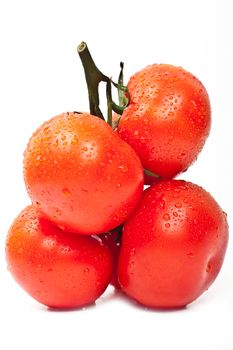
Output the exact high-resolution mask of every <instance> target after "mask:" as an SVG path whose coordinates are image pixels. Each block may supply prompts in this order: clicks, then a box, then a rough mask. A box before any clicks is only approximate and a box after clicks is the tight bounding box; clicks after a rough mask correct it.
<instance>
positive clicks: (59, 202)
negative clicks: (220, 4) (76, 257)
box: [24, 113, 143, 235]
mask: <svg viewBox="0 0 233 350" xmlns="http://www.w3.org/2000/svg"><path fill="white" fill-rule="evenodd" d="M24 177H25V183H26V186H27V190H28V193H29V195H30V197H31V199H32V202H33V203H34V204H36V205H38V207H39V208H40V210H41V211H42V212H43V213H44V215H46V216H47V217H48V218H49V219H50V220H52V221H53V222H54V223H55V224H57V225H59V226H60V227H62V228H64V229H65V230H67V231H70V232H71V231H72V232H77V233H81V234H87V235H89V234H93V233H102V232H106V231H109V230H111V229H113V228H115V227H117V226H119V225H120V224H122V223H123V222H124V221H125V220H126V219H127V218H128V217H129V215H130V214H131V212H132V211H133V210H134V209H135V207H136V205H137V204H138V201H139V199H140V198H141V195H142V191H143V169H142V165H141V162H140V160H139V158H138V156H137V154H136V153H135V151H134V150H133V149H132V148H131V147H130V146H129V145H128V144H127V143H126V142H124V141H122V140H121V139H120V138H119V137H118V135H117V133H116V132H115V131H113V130H112V129H111V127H110V126H109V125H108V124H107V123H106V122H104V121H103V120H101V119H99V118H97V117H94V116H91V115H89V114H77V113H65V114H61V115H59V116H56V117H54V118H52V119H51V120H49V121H47V122H45V123H44V124H43V125H42V126H41V127H40V128H39V129H38V130H37V131H36V132H35V133H34V134H33V136H32V138H31V139H30V141H29V144H28V146H27V149H26V151H25V154H24Z"/></svg>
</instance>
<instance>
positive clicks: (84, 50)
mask: <svg viewBox="0 0 233 350" xmlns="http://www.w3.org/2000/svg"><path fill="white" fill-rule="evenodd" d="M77 51H78V54H79V57H80V59H81V61H82V65H83V68H84V72H85V78H86V83H87V89H88V96H89V105H90V113H91V114H92V115H96V116H97V117H100V118H101V119H103V120H105V119H104V116H103V114H102V112H101V110H100V107H99V84H100V82H104V83H106V96H107V107H108V116H107V121H108V124H109V125H110V126H111V127H113V125H112V111H114V112H116V113H118V114H122V113H123V110H124V109H125V108H126V107H127V106H128V104H129V100H127V98H126V97H125V92H128V90H127V88H126V87H125V86H124V85H123V66H124V64H123V63H122V62H121V72H120V76H119V81H120V84H119V83H118V84H115V83H113V81H112V80H111V79H110V78H108V77H107V76H106V75H104V74H103V73H102V72H101V71H100V70H99V69H98V68H97V66H96V64H95V62H94V60H93V58H92V57H91V54H90V51H89V49H88V47H87V44H86V43H85V42H81V44H80V45H79V46H78V48H77ZM111 84H113V85H114V86H115V87H116V88H117V89H118V96H119V100H120V105H119V106H118V105H117V104H116V103H114V102H113V100H112V86H111ZM120 96H121V97H120Z"/></svg>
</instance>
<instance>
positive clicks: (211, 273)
mask: <svg viewBox="0 0 233 350" xmlns="http://www.w3.org/2000/svg"><path fill="white" fill-rule="evenodd" d="M227 243H228V223H227V219H226V214H225V213H224V212H223V211H222V209H221V208H220V206H219V205H218V204H217V202H216V201H215V199H214V198H213V197H212V196H211V195H210V194H209V193H208V192H206V191H205V190H204V189H203V188H201V187H199V186H197V185H195V184H193V183H190V182H186V181H182V180H170V181H169V180H167V181H166V180H164V181H160V182H159V183H158V184H155V185H152V186H151V187H149V188H148V189H146V190H145V191H144V195H143V198H142V200H141V202H140V204H139V206H138V207H137V209H136V210H135V212H134V213H133V214H132V215H131V217H130V219H129V220H128V221H127V222H126V223H125V225H124V227H123V234H122V244H121V251H120V257H119V265H118V279H119V283H120V285H121V287H122V290H123V291H124V292H125V293H126V294H127V295H128V296H130V297H131V298H133V299H135V300H136V301H138V302H139V303H141V304H143V305H145V306H148V307H154V308H177V307H182V306H185V305H187V304H189V303H191V302H193V301H194V300H195V299H197V298H198V297H199V296H200V295H201V294H202V293H203V292H204V291H206V290H207V289H208V288H209V287H210V286H211V284H212V283H213V282H214V280H215V279H216V277H217V275H218V273H219V271H220V269H221V267H222V264H223V261H224V256H225V253H226V249H227Z"/></svg>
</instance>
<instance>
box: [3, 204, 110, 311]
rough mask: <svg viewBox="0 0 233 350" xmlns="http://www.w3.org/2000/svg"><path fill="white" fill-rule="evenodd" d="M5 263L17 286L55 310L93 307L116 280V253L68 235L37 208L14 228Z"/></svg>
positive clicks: (27, 211)
mask: <svg viewBox="0 0 233 350" xmlns="http://www.w3.org/2000/svg"><path fill="white" fill-rule="evenodd" d="M6 257H7V262H8V268H9V270H10V272H11V273H12V275H13V277H14V278H15V280H16V281H17V282H18V283H19V285H21V287H22V288H23V289H24V290H25V291H26V292H27V293H28V294H30V295H31V296H32V297H33V298H35V299H36V300H38V301H39V302H40V303H42V304H44V305H47V306H49V307H53V308H74V307H81V306H84V305H87V304H90V303H93V302H95V300H96V299H97V298H98V297H99V296H100V295H101V294H102V293H103V292H104V291H105V289H106V287H107V286H108V284H109V282H110V280H111V278H112V274H113V259H112V253H111V251H110V249H109V248H108V247H107V246H106V245H105V244H104V243H103V242H102V240H101V239H100V238H99V237H97V236H88V237H87V236H82V235H76V234H71V233H67V232H66V233H65V232H63V231H61V230H60V229H59V228H58V227H56V226H55V225H53V224H52V223H51V222H50V221H48V220H47V219H45V218H44V217H42V216H41V214H40V212H39V211H38V209H37V208H35V207H34V206H28V207H27V208H25V209H24V210H23V211H22V212H21V213H20V214H19V216H18V217H17V218H16V219H15V221H14V222H13V224H12V226H11V227H10V230H9V233H8V237H7V241H6Z"/></svg>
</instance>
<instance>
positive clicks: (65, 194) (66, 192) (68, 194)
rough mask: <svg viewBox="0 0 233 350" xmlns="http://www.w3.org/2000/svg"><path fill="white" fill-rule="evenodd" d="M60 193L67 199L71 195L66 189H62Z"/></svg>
mask: <svg viewBox="0 0 233 350" xmlns="http://www.w3.org/2000/svg"><path fill="white" fill-rule="evenodd" d="M62 193H63V194H64V196H66V197H69V196H70V195H71V193H70V191H69V190H68V188H63V189H62Z"/></svg>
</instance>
